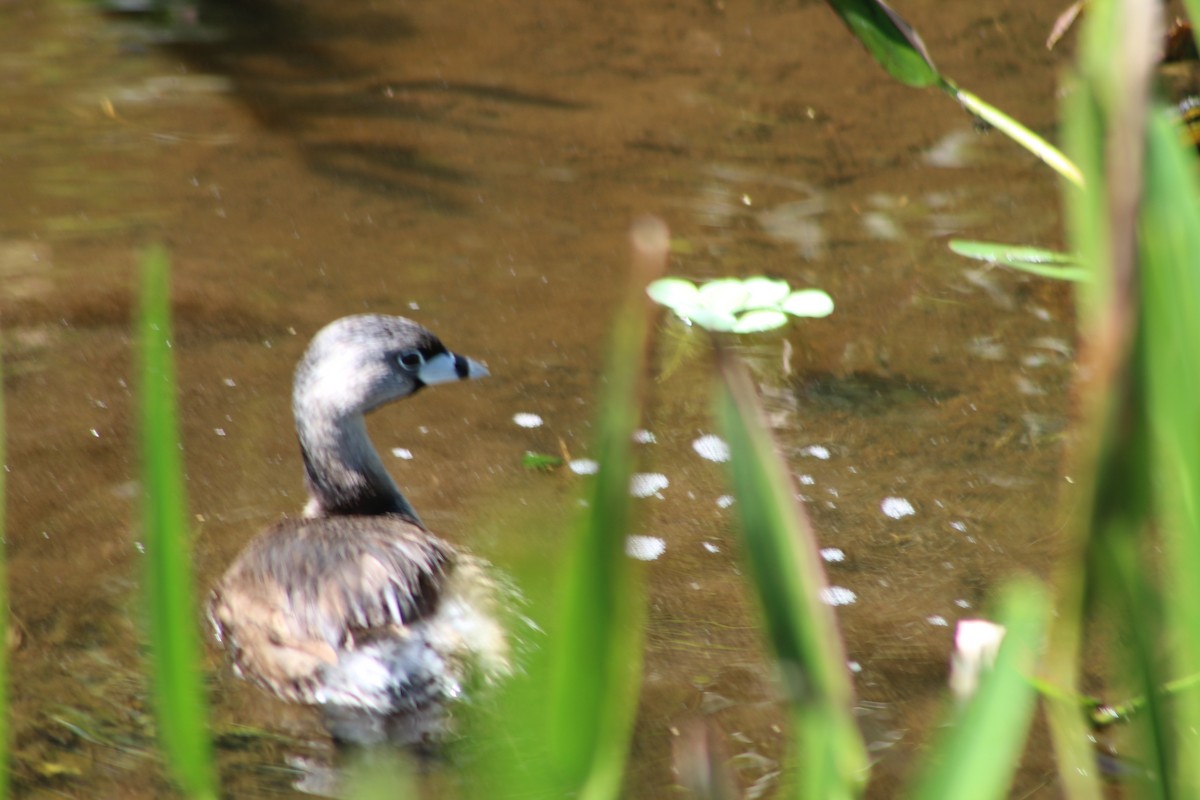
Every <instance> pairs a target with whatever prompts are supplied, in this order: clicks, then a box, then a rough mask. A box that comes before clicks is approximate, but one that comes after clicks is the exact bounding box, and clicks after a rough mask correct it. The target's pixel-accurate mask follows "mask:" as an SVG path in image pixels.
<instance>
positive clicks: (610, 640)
mask: <svg viewBox="0 0 1200 800" xmlns="http://www.w3.org/2000/svg"><path fill="white" fill-rule="evenodd" d="M631 238H632V240H633V245H634V247H633V254H634V258H633V262H634V267H633V271H632V275H631V279H630V283H629V286H628V289H627V291H626V293H625V297H624V302H623V304H622V306H621V309H620V311H619V313H618V316H617V320H616V326H615V330H614V331H613V335H612V344H611V346H610V350H609V358H608V366H607V369H606V371H605V374H606V375H607V378H608V380H607V381H606V383H605V384H604V385H605V393H604V397H603V400H602V402H601V403H600V409H601V413H600V418H599V420H598V424H597V441H596V450H595V453H596V461H597V462H599V465H600V468H599V471H598V472H597V473H596V476H595V478H594V479H593V481H592V483H591V490H590V492H589V495H588V498H587V500H588V502H587V509H588V511H587V513H586V514H585V516H584V517H583V519H582V520H581V522H580V525H579V527H578V529H577V530H576V531H575V539H574V542H573V543H572V552H571V554H570V557H569V561H568V563H567V565H566V568H565V569H564V570H563V573H564V574H563V578H564V583H563V587H562V590H561V594H560V598H559V601H558V607H559V609H560V615H561V616H560V618H559V620H558V625H557V627H555V628H554V631H553V633H554V640H553V642H552V647H553V650H552V652H551V654H550V658H551V663H550V672H551V675H550V686H549V691H548V694H547V696H546V698H545V708H546V710H547V712H548V713H549V730H548V734H547V738H546V740H545V741H546V747H547V751H548V759H549V765H548V766H549V772H550V775H549V781H550V782H551V783H553V784H555V785H556V786H557V788H556V789H555V790H553V791H551V792H549V793H547V792H544V791H543V792H533V793H531V796H567V795H569V796H572V797H577V798H580V800H610V799H611V798H616V797H617V796H618V794H619V793H620V789H621V783H622V779H623V775H624V768H625V762H626V758H627V756H628V752H629V738H630V735H631V733H632V729H633V719H634V713H635V710H636V707H637V696H638V687H639V684H640V677H641V663H642V635H643V626H644V621H643V617H644V613H645V609H644V600H643V595H644V584H643V578H642V565H641V564H640V562H636V561H634V560H633V559H630V558H628V557H627V556H626V555H625V537H626V534H627V533H628V531H629V529H630V524H631V523H630V520H631V514H632V501H631V498H630V495H629V480H630V476H631V474H632V472H633V469H632V465H633V457H632V454H631V449H630V442H631V440H632V437H633V432H634V430H635V429H636V428H637V426H638V422H639V419H640V416H641V398H642V390H643V384H644V380H645V375H644V371H645V353H646V350H647V343H648V338H649V335H650V325H649V314H648V309H647V307H646V302H645V300H644V298H643V296H642V288H641V287H643V286H645V285H646V284H647V283H648V282H649V280H650V279H652V278H656V277H658V275H660V274H662V271H663V269H664V268H665V266H666V259H667V253H668V248H669V241H670V239H669V236H668V233H667V229H666V226H665V225H664V224H663V223H662V222H660V221H658V220H652V219H645V220H641V221H639V222H638V223H635V225H634V229H633V232H632V235H631Z"/></svg>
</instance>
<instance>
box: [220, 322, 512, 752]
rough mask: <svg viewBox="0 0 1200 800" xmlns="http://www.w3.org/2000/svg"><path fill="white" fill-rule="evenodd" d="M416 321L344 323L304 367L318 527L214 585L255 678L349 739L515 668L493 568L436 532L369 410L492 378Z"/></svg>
mask: <svg viewBox="0 0 1200 800" xmlns="http://www.w3.org/2000/svg"><path fill="white" fill-rule="evenodd" d="M486 374H487V371H486V370H485V369H484V368H483V367H482V366H481V365H479V364H478V363H476V362H474V361H471V360H470V359H467V358H464V357H462V356H457V355H454V354H453V353H450V352H449V351H447V350H446V348H445V347H444V346H443V345H442V343H441V342H440V341H438V339H437V338H436V337H435V336H433V334H431V333H430V332H429V331H427V330H425V329H424V328H422V327H420V326H419V325H417V324H416V323H414V322H411V321H409V320H406V319H403V318H400V317H385V316H379V315H363V316H356V317H346V318H343V319H341V320H338V321H336V322H334V323H332V324H330V325H329V326H327V327H326V328H325V329H324V330H322V331H321V332H320V333H318V334H317V336H316V337H315V338H314V339H313V342H312V344H311V345H310V346H309V349H308V351H307V352H306V354H305V356H304V358H303V360H302V361H301V362H300V365H299V367H298V368H297V370H296V382H295V389H294V392H293V400H292V404H293V411H294V414H295V417H296V429H297V433H298V435H299V439H300V446H301V452H302V455H303V458H304V464H305V470H306V477H307V483H308V488H309V502H308V505H307V507H306V509H305V512H306V518H304V519H294V520H285V521H283V522H280V523H278V524H276V525H274V526H273V527H271V528H269V529H267V530H266V531H264V532H263V533H261V534H260V535H259V536H258V537H256V538H255V539H254V540H252V541H251V542H250V543H249V544H248V545H247V546H246V548H245V549H244V550H243V551H242V553H241V554H240V555H239V556H238V558H237V559H236V560H235V561H234V563H233V564H232V566H230V568H229V570H228V571H227V572H226V573H225V575H224V577H223V578H222V579H221V580H220V581H219V582H218V584H217V585H216V587H215V588H214V589H213V594H212V598H211V600H210V603H209V616H210V619H211V620H212V623H213V627H214V630H215V633H216V636H217V638H218V640H220V641H221V642H222V643H223V644H225V646H226V647H227V648H228V650H229V652H230V655H231V657H232V659H233V662H234V665H235V667H236V668H237V671H238V672H239V674H240V675H242V676H244V677H246V678H248V679H249V680H251V681H253V682H255V683H257V684H259V685H260V686H263V687H265V688H267V689H269V690H270V691H272V692H274V693H275V694H276V695H278V696H279V697H281V698H282V699H284V700H288V701H292V702H298V703H306V704H311V705H317V706H321V707H322V708H323V709H324V710H325V711H326V718H327V721H328V720H344V719H346V718H359V717H361V718H363V719H368V720H370V721H371V724H370V725H368V726H367V727H366V728H361V727H357V728H351V729H347V728H346V726H345V725H341V724H339V725H338V726H337V727H336V728H335V729H334V733H335V735H337V736H340V737H342V738H352V739H361V740H374V739H377V738H379V737H381V736H382V735H383V734H382V733H381V731H383V730H384V728H385V727H386V726H380V725H378V724H376V722H377V720H378V719H385V718H389V717H393V716H396V715H405V714H412V713H414V712H417V711H420V710H424V709H428V708H430V707H432V706H437V705H438V704H440V703H442V702H443V701H445V700H448V699H451V698H455V697H457V696H459V695H460V694H461V693H462V691H463V687H464V685H465V683H466V682H467V681H468V680H469V679H471V678H472V677H473V676H478V677H480V678H481V679H483V680H485V681H486V680H491V679H493V678H496V677H499V676H501V675H503V674H505V673H507V671H508V650H507V644H506V640H505V634H504V631H503V629H502V628H501V626H500V623H499V622H498V621H497V608H496V603H497V600H496V598H497V587H496V585H495V583H494V581H493V579H492V578H491V577H490V576H489V574H488V571H487V569H486V565H484V564H483V563H482V562H480V561H478V560H477V559H474V558H472V557H470V556H466V555H464V554H460V553H458V552H456V551H455V549H454V548H453V547H451V546H450V545H449V544H448V543H446V542H444V541H442V540H441V539H439V538H437V537H436V536H434V535H433V534H431V533H430V532H429V531H428V530H427V529H426V528H425V527H424V525H423V524H422V523H421V521H420V518H419V517H418V516H417V514H416V511H415V510H413V508H412V506H411V505H410V504H409V502H408V500H407V499H406V498H405V497H404V495H403V494H401V492H400V490H399V489H398V488H397V487H396V485H395V483H393V482H392V480H391V478H390V476H389V475H388V474H387V471H386V470H385V469H384V467H383V465H382V462H381V461H380V460H379V456H378V454H377V453H376V452H375V450H374V448H373V447H372V446H371V444H370V441H369V440H368V438H367V435H366V427H365V424H364V422H363V414H364V413H366V412H368V411H371V410H373V409H375V408H378V407H379V406H381V405H383V404H385V403H388V402H391V401H392V400H396V399H399V398H402V397H407V396H409V395H411V394H413V393H415V392H416V391H418V390H420V389H421V388H422V387H424V386H426V385H429V384H432V383H439V382H444V381H449V380H461V379H465V378H474V377H482V376H483V375H486Z"/></svg>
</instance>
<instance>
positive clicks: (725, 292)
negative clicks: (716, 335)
mask: <svg viewBox="0 0 1200 800" xmlns="http://www.w3.org/2000/svg"><path fill="white" fill-rule="evenodd" d="M749 296H750V292H749V290H748V289H747V288H746V284H745V283H743V282H742V281H740V280H738V279H737V278H721V279H719V280H715V281H709V282H708V283H706V284H704V285H703V286H701V287H700V298H699V305H700V307H701V308H703V309H705V310H707V311H709V312H711V313H713V314H718V315H720V314H735V313H737V312H738V311H741V310H742V309H743V308H745V307H746V299H747V298H748V297H749Z"/></svg>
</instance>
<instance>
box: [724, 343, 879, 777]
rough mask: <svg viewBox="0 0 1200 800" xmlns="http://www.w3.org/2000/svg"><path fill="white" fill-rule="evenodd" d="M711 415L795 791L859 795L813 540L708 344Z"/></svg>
mask: <svg viewBox="0 0 1200 800" xmlns="http://www.w3.org/2000/svg"><path fill="white" fill-rule="evenodd" d="M717 368H718V372H719V376H720V380H719V381H718V386H717V402H716V405H717V416H718V418H719V420H720V422H721V427H722V430H723V431H724V432H725V436H726V439H727V440H728V442H729V449H730V463H729V466H730V469H729V473H730V480H731V483H732V487H733V493H734V496H735V497H736V498H737V503H736V508H737V510H738V515H739V517H740V519H741V529H742V543H743V548H744V551H745V555H746V559H747V561H748V562H749V565H750V571H751V574H752V575H753V584H752V585H753V589H754V591H755V592H756V593H757V595H758V600H759V606H760V608H761V610H762V613H763V618H764V621H765V623H766V630H767V638H768V640H769V642H770V644H771V647H772V649H773V651H774V654H775V658H776V662H777V664H778V666H779V672H780V677H781V679H782V683H783V687H784V691H785V692H786V694H787V699H788V701H789V703H790V706H791V727H792V731H793V735H794V737H795V738H794V742H793V746H794V750H795V753H796V759H797V760H798V761H799V763H798V764H797V765H796V768H795V775H796V780H797V785H796V795H795V796H796V797H800V798H809V797H812V798H818V797H819V798H824V799H826V800H841V799H842V798H845V799H846V800H849V798H855V797H858V796H860V795H861V793H862V789H863V786H864V784H865V782H866V777H867V763H868V762H867V754H866V749H865V747H864V745H863V741H862V736H861V734H860V733H859V730H858V727H857V725H856V723H855V718H854V690H853V686H852V683H851V681H850V674H849V669H848V667H847V660H846V654H845V651H844V649H843V646H842V640H841V636H840V635H839V633H838V627H837V621H836V619H835V618H834V615H833V610H832V609H831V608H830V606H829V605H828V604H827V603H825V602H824V601H823V600H822V592H823V591H824V590H825V589H826V587H827V584H826V581H825V574H824V569H823V568H822V566H821V556H820V554H819V552H818V548H817V543H816V538H815V536H814V534H813V531H812V526H811V524H810V523H809V521H808V517H807V515H806V514H805V513H804V509H803V508H802V507H801V506H800V504H799V502H798V501H797V500H796V499H795V497H796V487H795V486H793V485H792V483H791V481H790V479H789V477H788V471H787V468H786V465H785V464H784V463H783V461H782V459H781V457H780V456H779V454H778V452H776V450H775V446H774V443H773V442H772V441H771V438H770V435H769V434H768V432H767V427H766V425H765V423H764V419H763V413H762V409H761V408H760V406H759V403H758V399H757V397H756V396H755V393H754V387H753V385H752V384H751V382H750V378H749V376H748V375H747V374H746V371H745V369H744V367H742V366H741V365H740V364H739V363H737V360H736V357H735V356H734V355H733V354H732V352H731V351H730V350H729V349H728V348H726V347H723V346H721V345H720V343H719V341H718V345H717Z"/></svg>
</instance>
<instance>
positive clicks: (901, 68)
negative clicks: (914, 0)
mask: <svg viewBox="0 0 1200 800" xmlns="http://www.w3.org/2000/svg"><path fill="white" fill-rule="evenodd" d="M827 2H828V3H829V7H830V8H832V9H833V11H834V13H835V14H837V15H838V16H839V17H841V18H842V22H844V23H846V27H847V28H849V29H850V32H851V33H853V34H854V35H855V37H857V38H858V40H859V41H860V42H862V44H863V47H865V48H867V52H868V53H870V54H871V55H872V56H873V57H874V58H875V60H876V61H878V62H879V65H880V66H881V67H883V68H884V69H885V70H887V73H888V74H889V75H891V76H892V77H893V78H895V79H896V80H898V81H900V82H901V83H903V84H904V85H905V86H912V87H914V88H921V87H925V86H940V85H941V84H942V83H943V78H942V76H941V74H940V73H939V72H938V70H937V67H935V66H934V65H933V59H932V58H930V56H929V51H928V50H926V49H925V43H924V42H923V41H921V37H920V35H919V34H917V32H916V31H915V30H913V28H912V26H911V25H909V24H908V23H907V22H906V21H905V20H904V19H903V18H902V17H901V16H900V15H899V14H897V13H896V12H895V11H893V10H892V9H891V8H889V7H888V5H887V4H886V3H884V2H881V0H827Z"/></svg>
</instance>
